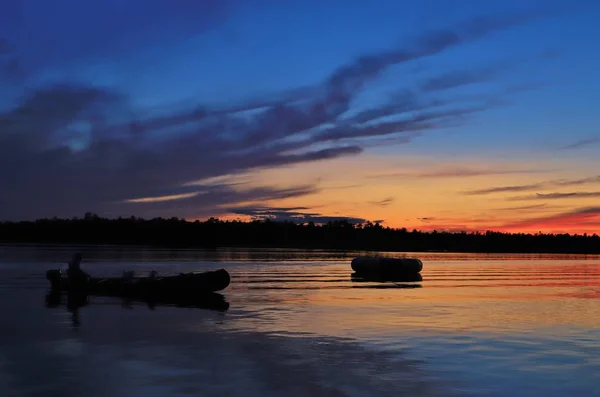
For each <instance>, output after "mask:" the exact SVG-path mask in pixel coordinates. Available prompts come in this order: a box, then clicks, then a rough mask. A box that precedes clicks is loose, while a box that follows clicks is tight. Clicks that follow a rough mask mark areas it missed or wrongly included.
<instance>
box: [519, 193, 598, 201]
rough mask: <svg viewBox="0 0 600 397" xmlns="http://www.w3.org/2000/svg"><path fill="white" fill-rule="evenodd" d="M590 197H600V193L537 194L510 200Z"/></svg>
mask: <svg viewBox="0 0 600 397" xmlns="http://www.w3.org/2000/svg"><path fill="white" fill-rule="evenodd" d="M588 197H600V192H567V193H536V194H535V195H529V196H517V197H510V198H508V200H555V199H568V198H588Z"/></svg>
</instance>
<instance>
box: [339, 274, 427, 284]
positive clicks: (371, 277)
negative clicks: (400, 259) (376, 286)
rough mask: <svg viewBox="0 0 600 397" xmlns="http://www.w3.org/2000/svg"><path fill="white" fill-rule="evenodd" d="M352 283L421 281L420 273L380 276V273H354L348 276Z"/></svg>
mask: <svg viewBox="0 0 600 397" xmlns="http://www.w3.org/2000/svg"><path fill="white" fill-rule="evenodd" d="M350 277H351V279H352V281H356V282H378V283H385V282H396V283H414V282H421V281H423V276H421V274H420V273H416V274H381V273H359V272H354V273H352V275H351V276H350Z"/></svg>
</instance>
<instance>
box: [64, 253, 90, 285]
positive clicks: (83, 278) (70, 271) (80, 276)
mask: <svg viewBox="0 0 600 397" xmlns="http://www.w3.org/2000/svg"><path fill="white" fill-rule="evenodd" d="M82 259H83V255H81V254H79V253H77V254H74V255H73V258H71V261H69V267H68V268H67V278H68V279H69V283H70V284H85V283H87V282H88V281H89V279H90V275H89V274H87V273H86V272H84V271H83V270H81V261H82Z"/></svg>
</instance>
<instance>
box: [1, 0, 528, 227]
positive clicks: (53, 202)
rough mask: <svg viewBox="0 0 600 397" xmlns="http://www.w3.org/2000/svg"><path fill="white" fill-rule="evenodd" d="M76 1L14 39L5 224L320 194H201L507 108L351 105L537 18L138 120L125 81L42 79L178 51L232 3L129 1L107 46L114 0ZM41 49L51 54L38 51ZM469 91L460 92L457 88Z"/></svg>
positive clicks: (443, 173)
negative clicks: (400, 69) (286, 86)
mask: <svg viewBox="0 0 600 397" xmlns="http://www.w3.org/2000/svg"><path fill="white" fill-rule="evenodd" d="M67 3H68V4H69V6H68V7H67V6H66V5H65V4H67ZM67 3H65V4H62V5H61V7H63V6H64V7H66V8H69V9H70V10H71V11H72V12H73V14H72V16H71V17H69V18H70V19H69V20H68V23H66V24H65V25H64V26H62V27H61V29H58V30H53V29H48V31H49V32H50V31H51V32H53V33H46V31H45V30H39V29H38V30H36V31H33V30H32V31H31V37H29V36H27V37H26V35H22V36H19V37H20V38H19V37H16V36H15V35H14V34H12V35H8V36H6V37H7V39H6V40H5V41H3V43H4V44H3V48H10V49H11V51H12V52H11V54H12V53H14V54H16V55H15V56H17V57H18V60H19V62H21V63H22V64H23V67H24V70H25V71H26V72H27V74H28V82H30V84H27V85H24V86H23V87H25V88H24V89H25V91H23V92H22V94H23V95H20V96H17V97H18V98H20V100H19V103H15V104H14V106H8V107H6V108H5V109H3V110H0V169H3V170H9V169H10V170H11V172H1V173H0V186H2V190H3V194H2V195H0V219H30V218H35V217H43V216H55V215H56V216H73V215H79V214H81V213H83V212H85V211H90V210H91V211H94V212H97V213H99V214H104V213H122V212H125V211H127V212H129V213H131V212H133V211H134V210H139V211H143V213H144V214H147V215H149V214H156V215H159V214H171V213H174V212H175V211H178V216H186V217H198V216H202V215H206V214H208V213H212V214H215V213H222V211H225V208H226V207H227V208H230V207H232V206H241V205H244V204H245V203H247V202H254V201H263V202H269V201H271V200H282V199H286V198H293V197H301V196H304V195H309V194H314V193H315V192H317V191H319V190H320V189H323V188H324V187H317V186H316V185H301V186H293V185H292V186H291V187H281V186H269V187H264V186H239V185H238V186H228V185H221V186H208V187H206V189H205V190H202V194H196V193H197V192H198V185H194V186H190V183H191V182H194V181H198V180H205V179H208V178H219V177H222V176H226V175H236V174H247V173H249V172H255V171H259V170H263V169H268V168H273V167H280V166H286V165H293V164H301V163H309V162H315V161H326V160H332V159H336V158H340V157H343V156H358V155H360V154H361V153H363V151H364V150H365V148H366V147H369V145H371V144H373V140H374V139H375V140H381V141H380V142H384V141H385V142H387V143H390V142H401V143H408V142H410V141H411V140H412V139H416V138H418V137H419V136H420V134H422V133H424V132H427V131H433V130H436V129H440V128H444V127H445V126H448V125H452V126H456V125H462V124H463V123H465V122H467V121H468V120H469V118H470V117H472V116H473V115H476V114H479V113H481V112H485V111H486V110H488V109H490V108H492V107H494V106H496V105H497V102H496V101H491V102H490V101H488V100H480V101H478V102H476V103H469V104H465V103H464V102H463V101H461V100H460V99H457V100H456V101H453V100H452V99H451V98H450V99H448V98H445V99H441V98H436V97H434V96H431V94H433V93H435V92H429V93H428V92H422V91H419V90H413V89H406V90H399V91H398V92H401V93H402V94H400V96H401V97H403V100H400V98H399V97H398V96H396V97H394V98H393V99H390V100H389V101H387V102H386V101H384V102H383V103H379V104H374V105H372V106H371V107H361V108H355V107H354V106H355V102H356V100H357V98H359V96H360V95H361V94H362V93H363V92H364V90H365V89H366V88H368V87H369V86H370V85H371V84H373V83H374V82H375V81H376V80H377V79H378V78H379V77H381V75H382V74H383V73H384V72H386V71H387V69H389V68H390V67H392V66H395V65H401V64H404V63H408V62H412V61H415V60H419V59H423V58H429V57H432V56H435V55H437V54H441V53H442V52H445V51H449V50H451V49H453V48H457V47H459V46H461V45H463V44H466V43H471V42H474V41H475V40H479V39H482V38H484V37H486V36H488V35H490V34H492V33H494V32H497V31H500V30H503V29H508V28H511V27H515V26H520V25H522V24H524V23H527V22H528V21H531V20H532V19H534V18H537V17H538V16H539V15H538V14H529V13H526V14H511V15H489V16H478V17H474V18H470V19H466V20H464V21H463V22H461V23H458V24H455V25H454V26H451V27H446V28H441V29H437V30H432V31H427V32H424V33H422V34H420V35H418V36H417V37H416V38H415V39H414V40H412V41H411V42H410V43H408V44H405V45H402V46H397V47H395V48H394V47H393V48H390V49H386V50H380V51H377V52H371V53H368V54H364V55H361V56H359V57H357V58H356V59H353V60H351V61H350V62H347V63H346V64H343V65H341V66H340V67H338V68H337V69H335V70H333V71H332V72H331V74H330V75H329V76H328V77H327V78H325V79H324V80H323V81H322V82H321V83H319V84H316V85H315V86H314V87H310V89H304V88H301V89H298V88H295V87H290V90H289V91H287V92H285V93H283V94H277V95H274V96H272V97H269V96H268V95H267V96H264V97H259V98H257V99H250V100H244V101H238V102H235V101H232V102H231V104H228V105H225V106H220V105H216V104H213V105H211V104H206V103H201V101H200V100H197V101H192V102H185V103H178V104H172V103H165V104H164V106H163V107H161V108H160V109H139V108H136V106H134V105H133V103H132V100H131V98H130V96H129V92H128V90H127V88H128V87H127V85H126V84H124V85H119V84H113V85H112V86H111V88H107V86H105V85H99V84H94V83H92V82H85V81H82V80H81V79H78V80H77V81H75V80H73V81H71V80H67V81H62V82H59V83H51V84H50V83H47V81H46V80H44V79H41V80H40V79H38V80H36V77H37V73H40V74H42V72H44V73H45V72H47V71H48V70H59V69H60V70H62V69H61V68H60V67H58V66H56V65H63V64H64V65H69V68H71V69H69V68H66V69H65V70H72V68H76V66H77V65H79V64H81V63H82V62H88V61H90V62H91V61H92V60H93V59H96V58H97V57H116V58H115V59H118V57H120V56H121V55H123V56H124V54H127V53H129V52H130V51H135V50H136V49H141V48H142V47H144V46H145V45H149V43H152V40H157V41H159V42H160V43H162V44H164V45H167V44H165V43H169V42H175V41H174V40H176V39H177V40H179V39H181V38H182V37H188V36H189V35H198V34H201V33H204V32H206V31H207V30H210V29H211V28H212V27H213V23H214V22H215V21H219V20H220V19H219V18H220V17H219V18H216V17H214V16H215V15H223V17H226V13H225V14H223V12H224V9H223V8H222V4H225V3H220V2H201V3H202V4H196V3H194V2H185V4H182V5H179V6H177V7H167V8H168V9H167V8H165V7H166V6H165V4H163V3H162V2H161V3H160V4H159V2H158V1H150V2H147V3H144V7H143V10H141V9H138V8H137V7H133V6H131V5H130V3H127V4H125V5H123V7H124V9H123V13H120V14H119V15H118V17H117V20H115V26H114V29H112V30H111V31H110V32H108V31H107V32H106V33H107V34H109V36H108V37H105V36H104V35H103V33H104V30H103V28H102V27H101V25H102V22H98V21H96V20H95V19H94V18H95V17H100V16H108V15H109V14H111V13H112V12H113V11H114V7H116V5H117V3H115V2H114V1H111V2H109V3H107V4H104V3H103V4H104V5H103V6H101V5H100V3H98V4H96V5H94V6H93V7H91V8H86V7H84V6H83V5H82V4H83V3H80V2H73V1H69V2H67ZM192 3H193V4H192ZM205 3H206V4H205ZM40 4H41V3H40ZM119 4H120V3H119ZM43 6H44V7H50V6H49V5H47V4H45V3H44V4H43ZM71 6H72V7H71ZM102 7H104V8H102ZM138 12H139V14H138ZM36 15H37V16H36V17H35V18H37V19H35V18H34V19H35V20H36V21H38V22H40V24H41V26H47V24H48V23H49V22H48V21H46V20H45V19H44V17H43V14H39V15H38V14H36ZM111 15H112V14H111ZM134 15H135V16H139V18H140V24H141V25H140V26H141V27H140V28H138V27H137V26H138V25H137V24H136V27H133V25H131V24H130V21H131V18H132V17H133V16H134ZM92 17H94V18H92ZM213 17H214V18H213ZM32 18H33V17H32ZM199 18H200V19H199ZM134 19H135V18H134ZM100 20H104V19H99V21H100ZM15 23H16V22H15ZM32 23H33V22H32ZM53 23H54V22H53ZM88 24H89V25H88ZM11 26H12V27H13V28H15V26H16V25H15V26H13V25H11ZM102 26H103V25H102ZM4 28H6V26H4ZM9 28H10V27H9ZM79 28H81V30H78V29H79ZM42 31H43V32H44V33H40V32H42ZM13 33H14V32H13ZM76 33H78V34H76ZM146 34H148V35H149V36H147V35H146ZM24 37H25V38H24ZM59 39H60V40H59ZM23 40H25V41H23ZM169 40H171V41H169ZM40 43H41V44H40ZM56 43H60V45H61V47H60V48H58V47H57V45H56ZM42 44H43V45H45V47H43V45H42ZM42 47H43V48H42ZM32 48H35V49H39V50H40V53H33V52H32ZM144 48H145V47H144ZM5 52H6V50H5ZM149 59H152V58H151V57H150V58H149ZM36 60H39V63H36ZM52 65H54V66H52ZM50 66H52V67H55V69H51V68H50ZM241 67H242V68H243V65H242V66H241ZM49 68H50V69H49ZM61 76H62V74H61ZM65 76H66V75H65ZM66 78H67V77H64V79H66ZM198 78H199V79H200V78H210V76H198ZM459 80H460V79H458V80H457V79H455V80H454V82H453V84H451V85H452V86H453V87H454V88H456V87H458V86H460V85H461V82H460V81H459ZM464 83H467V81H466V80H464ZM464 83H463V84H464ZM469 83H471V82H469ZM431 84H434V83H431ZM438 84H440V83H439V82H438ZM446 86H448V83H446ZM453 87H449V86H448V87H447V88H448V89H450V88H453ZM444 91H445V92H446V91H447V90H444ZM507 92H508V91H507ZM500 96H502V95H500ZM399 104H400V105H399ZM523 172H530V171H529V170H527V171H525V170H517V171H515V170H469V169H450V170H448V169H446V170H437V171H433V172H432V173H429V174H427V173H424V174H420V175H412V177H415V176H416V177H431V178H436V177H442V178H443V177H464V176H478V175H498V174H510V173H523ZM409 176H411V175H410V174H409ZM325 188H326V187H325ZM40 197H43V200H40V199H39V198H40ZM124 201H126V202H125V203H124ZM115 203H121V204H119V205H121V206H119V205H117V204H115ZM380 205H385V203H383V204H382V203H380ZM134 206H143V207H135V208H134ZM255 215H256V214H255ZM271 215H274V214H271ZM279 215H280V216H283V215H284V214H279ZM296 215H298V216H304V217H305V218H306V217H311V219H330V218H331V217H329V216H327V215H322V214H313V213H304V214H296ZM256 216H258V215H256ZM287 216H291V215H290V214H288V215H287ZM307 219H308V218H307ZM331 219H333V218H331ZM351 219H359V218H351Z"/></svg>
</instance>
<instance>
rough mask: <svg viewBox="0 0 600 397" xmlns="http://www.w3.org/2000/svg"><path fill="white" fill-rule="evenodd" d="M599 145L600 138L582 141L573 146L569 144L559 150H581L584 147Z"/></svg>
mask: <svg viewBox="0 0 600 397" xmlns="http://www.w3.org/2000/svg"><path fill="white" fill-rule="evenodd" d="M597 143H600V137H597V138H588V139H582V140H579V141H576V142H573V143H571V144H568V145H565V146H561V147H560V148H559V149H562V150H570V149H580V148H582V147H586V146H591V145H595V144H597Z"/></svg>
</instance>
